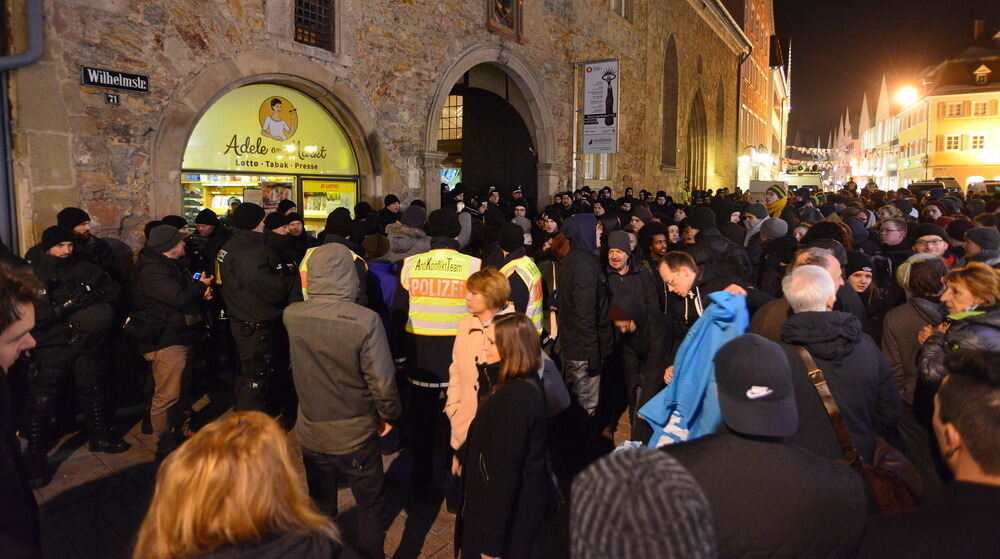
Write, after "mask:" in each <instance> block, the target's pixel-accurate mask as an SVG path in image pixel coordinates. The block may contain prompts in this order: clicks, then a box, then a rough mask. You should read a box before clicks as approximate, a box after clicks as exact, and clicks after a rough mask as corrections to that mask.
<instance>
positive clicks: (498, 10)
mask: <svg viewBox="0 0 1000 559" xmlns="http://www.w3.org/2000/svg"><path fill="white" fill-rule="evenodd" d="M485 2H486V28H487V29H489V30H490V31H492V32H493V33H496V34H497V35H501V36H504V37H507V38H508V39H512V40H514V41H517V42H518V43H523V42H524V13H523V12H524V9H523V0H485Z"/></svg>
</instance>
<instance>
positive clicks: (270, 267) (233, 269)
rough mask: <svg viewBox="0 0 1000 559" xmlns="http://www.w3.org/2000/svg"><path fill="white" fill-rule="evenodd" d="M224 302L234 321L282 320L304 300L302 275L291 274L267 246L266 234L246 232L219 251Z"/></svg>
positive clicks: (237, 231) (239, 231) (240, 231)
mask: <svg viewBox="0 0 1000 559" xmlns="http://www.w3.org/2000/svg"><path fill="white" fill-rule="evenodd" d="M218 262H219V277H216V283H218V284H220V285H221V286H222V298H223V299H224V300H225V302H226V308H227V309H229V314H230V316H232V317H233V318H234V319H236V320H239V321H242V322H265V321H268V320H275V319H278V318H281V311H282V310H284V308H285V306H287V305H288V303H289V302H290V301H293V300H301V298H302V294H301V291H300V288H299V277H298V274H287V273H286V272H285V270H284V269H283V268H282V265H281V260H280V259H279V258H278V256H277V255H276V254H274V251H273V250H271V249H269V248H268V247H267V245H265V244H264V234H263V233H257V232H254V231H246V230H243V229H235V230H233V237H232V238H231V239H229V241H227V242H226V244H225V245H223V247H222V249H221V250H220V251H219V257H218Z"/></svg>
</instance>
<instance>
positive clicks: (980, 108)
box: [972, 101, 989, 116]
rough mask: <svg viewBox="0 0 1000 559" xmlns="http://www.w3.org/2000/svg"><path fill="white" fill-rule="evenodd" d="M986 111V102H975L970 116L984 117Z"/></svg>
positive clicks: (987, 107) (987, 106)
mask: <svg viewBox="0 0 1000 559" xmlns="http://www.w3.org/2000/svg"><path fill="white" fill-rule="evenodd" d="M988 109H989V105H988V104H987V103H986V101H975V102H974V103H972V116H986V114H987V112H988Z"/></svg>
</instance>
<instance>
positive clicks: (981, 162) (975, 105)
mask: <svg viewBox="0 0 1000 559" xmlns="http://www.w3.org/2000/svg"><path fill="white" fill-rule="evenodd" d="M984 27H985V26H984V25H983V22H982V21H977V22H976V24H975V35H974V41H975V43H974V45H973V46H971V47H969V48H968V49H966V50H965V51H963V52H962V53H961V54H959V55H958V56H957V57H955V58H949V59H948V60H945V61H944V62H941V63H940V64H938V65H937V66H933V67H930V68H928V69H926V70H924V71H923V72H922V73H921V74H920V76H919V79H920V81H921V82H922V84H923V96H922V98H921V99H919V100H917V101H916V102H914V103H912V104H910V105H909V106H907V107H906V108H905V109H903V110H902V112H900V113H899V115H898V119H899V122H900V125H899V178H900V186H906V185H907V184H909V183H911V182H913V181H917V180H924V179H928V178H934V177H954V178H955V179H956V180H957V181H958V183H959V184H960V185H962V186H963V187H966V188H968V186H969V185H971V184H975V183H979V182H983V181H984V180H1000V31H997V32H996V33H995V34H993V35H992V36H988V35H987V34H986V33H985V32H984Z"/></svg>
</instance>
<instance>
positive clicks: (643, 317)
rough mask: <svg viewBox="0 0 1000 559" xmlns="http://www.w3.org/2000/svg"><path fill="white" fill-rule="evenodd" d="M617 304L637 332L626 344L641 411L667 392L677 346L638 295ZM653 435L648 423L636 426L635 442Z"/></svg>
mask: <svg viewBox="0 0 1000 559" xmlns="http://www.w3.org/2000/svg"><path fill="white" fill-rule="evenodd" d="M647 273H648V272H647ZM612 281H613V280H612ZM614 304H615V306H616V307H619V308H622V309H625V310H626V312H627V313H628V316H630V317H634V319H633V320H634V322H635V331H634V332H631V333H628V334H624V335H622V344H623V345H624V346H625V347H626V348H627V349H628V351H630V352H631V353H632V355H633V356H634V360H635V361H636V362H637V363H636V364H637V365H638V376H639V379H638V380H639V395H638V397H637V398H636V404H635V405H636V407H637V408H639V407H642V406H643V404H645V403H646V402H647V401H648V400H649V399H650V398H652V397H653V396H654V395H656V394H657V393H658V392H660V391H661V390H663V386H664V384H663V371H664V370H666V368H667V366H668V365H670V362H671V361H672V359H673V356H674V351H673V350H674V344H673V340H671V338H670V335H669V333H668V331H667V322H666V321H665V320H664V319H663V313H661V312H659V309H658V308H656V307H655V306H650V304H649V303H648V301H646V302H644V301H643V299H642V298H641V295H640V293H639V292H638V291H634V292H632V293H621V294H619V295H616V297H615V300H614ZM652 435H653V432H652V430H651V429H650V428H649V425H648V424H647V423H646V422H644V421H637V422H634V423H633V425H632V440H638V441H648V440H649V438H650V437H651V436H652Z"/></svg>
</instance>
